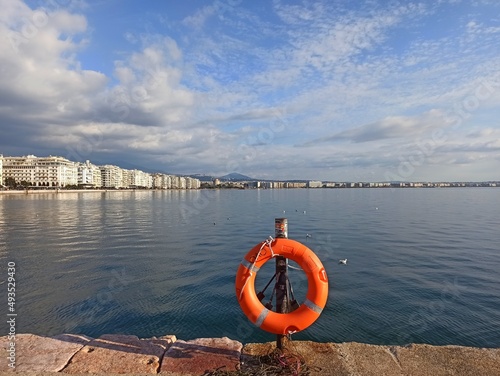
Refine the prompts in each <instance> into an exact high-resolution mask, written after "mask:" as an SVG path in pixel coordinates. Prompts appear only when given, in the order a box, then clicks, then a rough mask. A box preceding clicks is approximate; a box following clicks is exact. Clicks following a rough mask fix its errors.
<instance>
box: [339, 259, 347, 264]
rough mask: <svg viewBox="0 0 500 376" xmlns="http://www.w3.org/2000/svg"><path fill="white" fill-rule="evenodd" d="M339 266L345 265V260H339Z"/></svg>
mask: <svg viewBox="0 0 500 376" xmlns="http://www.w3.org/2000/svg"><path fill="white" fill-rule="evenodd" d="M339 264H344V265H347V259H343V260H339Z"/></svg>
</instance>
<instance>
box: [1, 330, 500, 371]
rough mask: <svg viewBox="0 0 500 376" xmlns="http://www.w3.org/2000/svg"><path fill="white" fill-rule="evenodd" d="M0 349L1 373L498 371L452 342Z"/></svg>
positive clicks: (77, 342)
mask: <svg viewBox="0 0 500 376" xmlns="http://www.w3.org/2000/svg"><path fill="white" fill-rule="evenodd" d="M9 346H10V348H9ZM0 347H1V348H2V350H4V352H5V353H7V354H9V352H10V355H11V356H12V357H13V363H12V364H13V365H14V367H12V366H9V365H8V364H7V363H5V362H4V363H3V364H4V365H2V366H1V369H0V372H4V371H15V372H16V373H19V372H21V373H29V372H43V373H45V372H47V373H53V372H61V373H79V374H104V373H105V374H110V373H112V374H124V373H130V374H156V373H161V374H165V375H178V376H180V375H186V376H194V375H207V372H211V373H210V375H231V374H234V375H242V374H243V375H245V374H248V375H255V374H256V373H255V372H257V371H262V369H263V368H266V367H267V368H268V369H273V370H274V372H271V373H266V374H268V375H273V374H278V373H277V372H276V368H277V367H281V372H282V373H279V374H284V373H283V371H285V373H286V371H291V370H292V369H294V368H293V367H300V368H301V369H302V370H306V371H307V372H308V373H307V374H308V375H311V376H314V375H318V376H319V375H345V376H351V375H352V376H354V375H385V376H392V375H394V376H396V375H397V376H401V375H412V376H419V375H421V376H424V375H426V376H427V375H433V376H439V375H460V376H469V375H470V376H472V375H474V376H475V375H493V374H496V372H497V371H498V369H500V348H475V347H466V346H456V345H445V346H434V345H426V344H409V345H405V346H389V345H370V344H363V343H357V342H343V343H320V342H312V341H288V340H287V341H285V343H284V349H283V350H282V351H280V350H276V343H275V342H267V343H248V344H243V343H241V342H239V341H237V340H232V339H230V338H227V337H223V338H198V339H194V340H189V341H183V340H178V339H177V338H176V336H175V335H164V336H160V337H152V338H145V339H141V338H138V337H137V336H134V335H122V334H105V335H102V336H100V337H99V338H90V337H88V336H85V335H81V334H61V335H57V336H52V337H49V336H46V337H44V336H39V335H35V334H16V335H15V336H14V338H11V336H3V337H0ZM9 367H10V368H9ZM286 367H290V368H286ZM219 371H221V372H223V373H217V372H219ZM278 371H279V370H278ZM287 374H288V373H287ZM298 374H301V373H298Z"/></svg>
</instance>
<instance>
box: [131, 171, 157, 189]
mask: <svg viewBox="0 0 500 376" xmlns="http://www.w3.org/2000/svg"><path fill="white" fill-rule="evenodd" d="M130 182H131V184H130V185H129V186H130V187H133V188H139V187H140V188H153V178H152V176H151V174H148V173H147V172H144V171H141V170H132V171H130Z"/></svg>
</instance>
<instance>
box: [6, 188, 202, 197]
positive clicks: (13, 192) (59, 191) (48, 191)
mask: <svg viewBox="0 0 500 376" xmlns="http://www.w3.org/2000/svg"><path fill="white" fill-rule="evenodd" d="M198 190H199V189H28V190H23V191H21V190H10V191H0V196H1V195H6V196H9V195H33V194H65V193H120V192H164V191H165V192H167V191H198Z"/></svg>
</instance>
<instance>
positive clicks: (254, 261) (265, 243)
mask: <svg viewBox="0 0 500 376" xmlns="http://www.w3.org/2000/svg"><path fill="white" fill-rule="evenodd" d="M273 241H274V238H273V237H272V236H269V237H268V238H267V239H266V240H264V241H263V242H262V246H261V247H260V249H259V252H257V256H255V260H253V262H252V264H251V265H250V267H248V266H247V265H248V261H247V260H246V259H245V258H243V261H242V264H243V265H245V266H246V267H247V269H248V270H249V271H250V275H249V276H248V277H247V278H246V279H245V283H244V284H243V288H242V289H241V292H240V300H241V297H242V296H243V291H245V287H246V286H247V282H248V280H249V279H250V277H251V276H252V273H253V272H254V271H255V272H256V273H257V272H258V271H259V268H256V267H255V263H256V262H257V260H258V259H259V256H260V252H262V250H263V249H264V247H265V246H266V245H267V246H268V247H269V250H270V251H271V257H272V258H273V257H276V256H275V255H274V251H273V247H272V245H271V243H272V242H273Z"/></svg>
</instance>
